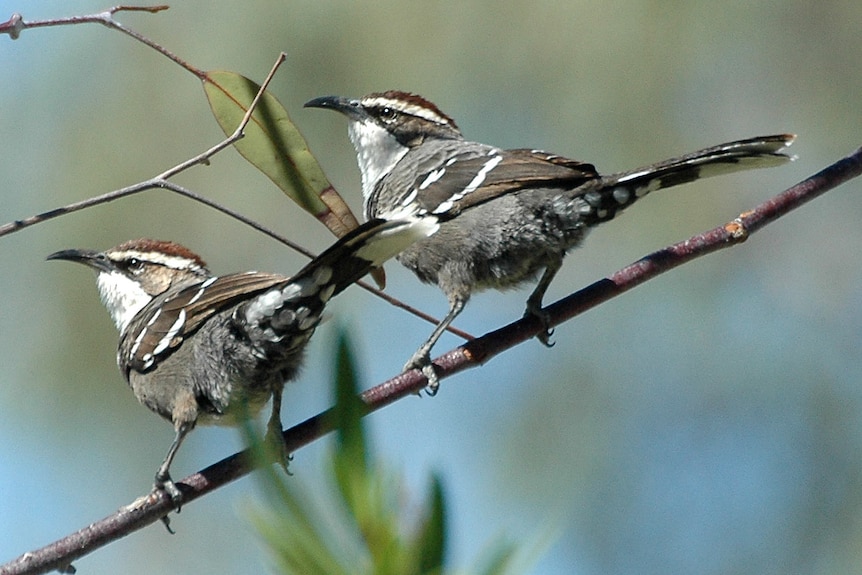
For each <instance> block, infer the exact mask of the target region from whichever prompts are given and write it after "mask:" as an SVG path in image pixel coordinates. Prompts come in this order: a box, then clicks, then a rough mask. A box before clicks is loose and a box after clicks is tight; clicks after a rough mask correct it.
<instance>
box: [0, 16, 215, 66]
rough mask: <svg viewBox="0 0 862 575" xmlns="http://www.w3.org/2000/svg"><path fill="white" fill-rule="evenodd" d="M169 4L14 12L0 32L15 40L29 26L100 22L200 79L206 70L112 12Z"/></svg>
mask: <svg viewBox="0 0 862 575" xmlns="http://www.w3.org/2000/svg"><path fill="white" fill-rule="evenodd" d="M168 8H169V6H166V5H160V6H114V7H113V8H109V9H107V10H105V11H104V12H99V13H98V14H87V15H84V16H68V17H65V18H51V19H48V20H30V21H27V20H24V17H23V16H22V15H21V14H19V13H17V12H16V13H15V14H12V16H11V17H10V18H9V20H7V21H6V22H3V23H2V24H0V34H9V37H10V38H12V39H13V40H17V39H18V36H20V35H21V32H22V31H24V30H28V29H30V28H45V27H48V26H70V25H74V24H101V25H103V26H107V27H108V28H113V29H114V30H118V31H120V32H122V33H123V34H126V35H127V36H131V37H132V38H134V39H135V40H137V41H138V42H141V43H142V44H144V45H146V46H148V47H150V48H152V49H153V50H155V51H156V52H158V53H159V54H162V55H163V56H165V57H166V58H168V59H170V60H171V61H173V62H174V63H176V64H179V65H180V66H181V67H183V68H185V69H186V70H188V71H189V72H191V73H192V74H194V75H195V76H197V77H198V78H200V79H203V78H204V76H205V75H206V72H204V71H203V70H201V69H199V68H195V67H194V66H192V65H191V64H189V63H188V62H186V61H185V60H183V59H182V58H180V57H179V56H177V55H176V54H174V53H173V52H171V51H170V50H168V49H167V48H165V47H164V46H162V45H160V44H158V43H156V42H153V41H152V40H150V39H149V38H147V37H146V36H144V35H142V34H140V33H138V32H136V31H135V30H133V29H131V28H129V27H127V26H125V25H123V24H121V23H120V22H118V21H117V20H115V19H114V14H116V13H117V12H147V13H149V14H155V13H156V12H161V11H163V10H167V9H168Z"/></svg>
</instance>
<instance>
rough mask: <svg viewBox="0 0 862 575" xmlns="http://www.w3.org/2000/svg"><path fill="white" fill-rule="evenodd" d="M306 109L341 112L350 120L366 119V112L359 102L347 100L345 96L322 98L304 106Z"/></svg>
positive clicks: (352, 99) (351, 99)
mask: <svg viewBox="0 0 862 575" xmlns="http://www.w3.org/2000/svg"><path fill="white" fill-rule="evenodd" d="M303 107H304V108H324V109H328V110H335V111H336V112H341V113H342V114H344V115H345V116H347V117H349V118H357V119H358V118H364V117H365V110H363V109H362V106H361V105H360V104H359V100H356V99H354V98H345V97H344V96H322V97H320V98H315V99H314V100H309V101H308V102H306V103H305V104H304V105H303Z"/></svg>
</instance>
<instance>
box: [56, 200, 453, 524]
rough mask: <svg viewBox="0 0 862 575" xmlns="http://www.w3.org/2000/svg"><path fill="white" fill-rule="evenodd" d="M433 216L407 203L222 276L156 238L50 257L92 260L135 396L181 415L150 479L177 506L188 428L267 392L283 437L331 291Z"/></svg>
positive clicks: (221, 420)
mask: <svg viewBox="0 0 862 575" xmlns="http://www.w3.org/2000/svg"><path fill="white" fill-rule="evenodd" d="M435 220H436V218H434V217H428V216H427V215H424V216H421V217H414V216H410V215H408V214H407V213H406V212H405V213H404V214H403V217H402V218H401V219H392V220H380V219H376V220H372V221H370V222H368V223H366V224H363V225H361V226H360V227H358V228H357V229H355V230H353V231H352V232H351V233H349V234H347V235H346V236H344V237H343V238H342V239H340V240H339V241H338V242H336V243H335V244H334V245H333V246H332V247H330V248H329V249H328V250H326V251H325V252H324V253H323V254H321V255H320V256H318V257H317V258H315V259H314V260H312V261H311V262H310V263H309V264H308V265H306V266H305V267H304V268H302V269H301V270H300V271H299V273H297V274H296V275H294V276H292V277H287V276H283V275H278V274H271V273H262V272H256V271H249V272H244V273H237V274H231V275H225V276H215V275H213V274H212V273H210V271H209V270H208V269H207V268H206V265H205V264H204V262H203V260H202V259H201V258H200V257H199V256H198V255H196V254H194V253H193V252H191V251H190V250H189V249H187V248H185V247H183V246H181V245H178V244H175V243H172V242H165V241H158V240H150V239H141V240H133V241H128V242H125V243H122V244H120V245H118V246H116V247H114V248H111V249H109V250H106V251H104V252H98V251H92V250H80V249H72V250H64V251H59V252H56V253H54V254H51V255H50V256H48V259H51V260H69V261H73V262H79V263H82V264H84V265H87V266H89V267H91V268H92V269H94V270H95V271H96V273H97V286H98V289H99V294H100V296H101V299H102V302H103V303H104V304H105V306H106V307H107V308H108V312H109V313H110V315H111V317H112V318H113V320H114V323H116V325H117V328H118V329H119V331H120V342H119V349H118V352H117V364H118V365H119V367H120V371H121V372H122V374H123V376H124V377H125V378H126V381H127V382H128V384H129V385H130V386H131V388H132V391H133V392H134V394H135V396H136V397H137V398H138V400H139V401H140V402H141V403H143V404H144V405H145V406H146V407H148V408H149V409H150V410H152V411H153V412H155V413H157V414H159V415H160V416H162V417H163V418H165V419H167V420H168V421H170V422H171V423H173V425H174V429H175V432H176V435H175V437H174V440H173V443H172V444H171V446H170V449H169V450H168V453H167V456H166V457H165V459H164V461H163V462H162V464H161V465H160V466H159V468H158V471H157V472H156V477H155V488H156V489H164V490H165V491H166V492H167V493H168V495H170V497H171V499H172V500H173V501H174V504H175V505H176V506H177V507H179V504H180V501H181V498H182V493H181V492H180V490H179V489H178V488H177V486H176V485H175V484H174V482H173V481H172V480H171V476H170V473H169V468H170V465H171V462H172V460H173V458H174V456H175V455H176V452H177V449H178V448H179V447H180V444H181V443H182V441H183V438H185V436H186V435H187V434H188V433H189V432H190V431H191V430H192V429H193V428H194V427H195V425H197V424H226V425H236V424H237V423H239V421H240V419H241V418H243V417H248V416H253V415H255V414H257V413H258V412H259V411H260V409H261V408H262V407H263V405H264V404H265V403H266V402H267V401H268V400H269V399H270V398H272V416H271V417H270V420H269V425H268V436H270V437H272V438H277V439H278V441H279V442H280V441H281V431H282V427H281V418H280V411H281V395H282V390H283V387H284V385H285V383H286V382H288V381H290V380H292V379H294V378H295V377H296V376H297V372H298V370H299V368H300V365H301V363H302V359H303V352H304V351H305V347H306V344H307V343H308V341H309V338H310V337H311V335H312V334H313V333H314V329H315V327H317V324H318V323H319V321H320V318H321V314H322V313H323V309H324V307H325V305H326V303H327V302H328V301H329V299H330V298H331V297H332V296H334V295H336V294H337V293H339V292H340V291H342V290H343V289H344V288H346V287H347V286H349V285H350V284H351V283H353V282H355V281H356V280H358V279H359V278H361V277H362V276H363V275H365V274H366V273H367V272H369V271H370V270H371V269H372V268H374V267H376V266H379V265H380V264H382V263H383V262H384V261H386V260H387V259H389V258H391V257H393V256H394V255H396V254H397V253H398V252H400V251H401V250H403V249H405V248H406V247H408V246H409V245H410V244H412V243H413V242H415V241H417V240H419V239H421V238H424V237H427V236H428V235H430V234H432V233H434V232H435V231H436V230H437V222H436V221H435ZM281 445H282V446H283V443H282V444H281Z"/></svg>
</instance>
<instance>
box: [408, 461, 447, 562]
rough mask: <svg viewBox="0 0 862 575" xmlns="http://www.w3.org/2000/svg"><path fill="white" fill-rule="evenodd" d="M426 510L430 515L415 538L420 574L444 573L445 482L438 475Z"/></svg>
mask: <svg viewBox="0 0 862 575" xmlns="http://www.w3.org/2000/svg"><path fill="white" fill-rule="evenodd" d="M426 508H427V510H428V511H427V512H428V515H427V516H426V517H425V519H424V522H423V524H422V525H421V527H420V529H419V531H418V533H417V534H416V538H415V547H416V549H417V551H418V555H419V557H418V566H419V573H442V571H443V559H444V556H445V554H446V501H445V493H444V492H443V482H442V480H441V479H440V477H439V476H438V475H437V474H435V475H434V476H433V477H432V479H431V493H430V494H429V496H428V502H427V503H426Z"/></svg>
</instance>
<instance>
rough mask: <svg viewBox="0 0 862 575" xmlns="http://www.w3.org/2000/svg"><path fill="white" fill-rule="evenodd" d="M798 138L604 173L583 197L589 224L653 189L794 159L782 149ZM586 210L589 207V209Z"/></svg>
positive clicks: (743, 143) (742, 143) (741, 144)
mask: <svg viewBox="0 0 862 575" xmlns="http://www.w3.org/2000/svg"><path fill="white" fill-rule="evenodd" d="M795 139H796V136H795V135H794V134H777V135H774V136H761V137H757V138H749V139H747V140H738V141H736V142H728V143H726V144H720V145H718V146H713V147H711V148H705V149H703V150H698V151H696V152H692V153H690V154H686V155H684V156H680V157H678V158H673V159H671V160H666V161H664V162H658V163H656V164H652V165H650V166H644V167H642V168H638V169H636V170H630V171H627V172H620V173H618V174H611V175H608V176H602V177H601V179H600V181H599V184H598V186H596V187H594V188H592V189H591V190H589V191H587V192H586V193H585V194H584V196H583V198H584V200H586V202H587V204H589V206H590V208H592V209H591V210H589V211H590V214H589V215H588V216H587V219H588V220H589V224H590V225H592V224H597V223H600V222H604V221H607V220H610V219H612V218H613V217H614V216H615V215H616V214H617V212H619V211H620V210H623V209H625V208H627V207H628V206H629V205H631V204H633V203H634V202H635V201H637V200H638V199H640V198H642V197H644V196H645V195H647V194H649V193H650V192H654V191H656V190H661V189H663V188H670V187H672V186H678V185H680V184H686V183H688V182H693V181H695V180H699V179H701V178H711V177H712V176H718V175H721V174H730V173H733V172H740V171H742V170H752V169H755V168H771V167H774V166H780V165H782V164H785V163H787V162H789V161H791V160H793V159H795V158H794V157H793V156H789V155H787V154H784V153H782V151H783V150H784V149H785V148H786V147H787V146H789V145H790V144H792V143H793V140H795ZM585 211H586V210H585Z"/></svg>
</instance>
